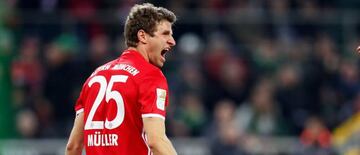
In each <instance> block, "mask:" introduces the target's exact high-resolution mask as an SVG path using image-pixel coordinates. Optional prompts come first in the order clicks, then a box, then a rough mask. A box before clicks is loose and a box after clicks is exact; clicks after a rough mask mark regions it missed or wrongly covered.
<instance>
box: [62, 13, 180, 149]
mask: <svg viewBox="0 0 360 155" xmlns="http://www.w3.org/2000/svg"><path fill="white" fill-rule="evenodd" d="M172 34H173V33H172V24H171V23H170V22H168V21H165V20H164V21H161V22H159V23H158V25H157V26H156V31H155V32H154V36H151V35H149V34H148V33H146V32H145V31H144V30H139V31H138V33H137V36H138V39H139V43H138V46H137V47H130V48H129V49H133V50H136V51H138V52H139V53H140V54H141V55H142V56H143V57H144V59H145V60H146V61H148V62H149V63H151V64H153V65H154V66H156V67H159V68H161V67H162V66H163V65H164V63H165V61H166V58H165V54H166V53H167V52H168V51H170V49H171V47H173V46H175V44H176V42H175V40H174V38H173V36H172ZM165 49H167V50H168V51H167V52H165V54H164V53H163V51H164V50H165ZM143 124H144V131H145V133H146V135H147V143H148V145H149V147H150V149H151V151H152V152H153V154H154V155H176V154H177V153H176V151H175V148H174V146H173V145H172V143H171V142H170V140H169V139H168V137H167V136H166V133H165V120H164V119H162V118H158V117H146V118H143ZM83 129H84V114H83V113H80V114H79V115H77V116H76V118H75V121H74V126H73V129H72V131H71V134H70V137H69V140H68V144H67V146H66V150H65V155H80V154H81V153H82V149H83V137H84V133H83Z"/></svg>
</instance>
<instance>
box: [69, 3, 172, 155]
mask: <svg viewBox="0 0 360 155" xmlns="http://www.w3.org/2000/svg"><path fill="white" fill-rule="evenodd" d="M175 21H176V16H175V15H174V13H173V12H171V11H169V10H167V9H165V8H162V7H155V6H153V5H152V4H149V3H144V4H142V5H135V6H133V7H132V8H131V10H130V13H129V15H128V17H127V19H126V23H125V30H124V31H125V32H124V34H125V40H126V45H127V46H128V49H126V50H125V51H124V52H123V53H122V55H121V56H120V57H119V58H117V59H115V60H113V61H111V62H108V63H107V64H105V65H103V66H100V67H98V68H97V69H96V70H95V71H94V72H93V73H92V75H91V76H90V77H89V78H88V79H87V80H86V82H85V83H84V85H83V88H82V91H81V93H80V96H79V98H78V100H77V102H76V104H75V111H76V117H75V121H74V126H73V129H72V131H71V134H70V137H69V140H68V144H67V146H66V154H67V155H73V154H76V155H79V154H81V153H82V149H83V145H85V151H86V154H88V155H101V154H104V155H113V154H117V155H149V154H155V155H174V154H176V151H175V149H174V147H173V145H172V144H171V142H170V140H169V139H168V137H167V136H166V134H165V114H166V107H167V105H168V102H169V91H168V85H167V81H166V78H165V76H164V75H163V73H162V72H161V70H160V68H161V67H162V66H163V65H164V62H165V59H166V58H165V55H166V54H167V53H168V52H169V51H170V50H171V47H173V46H174V45H175V40H174V38H173V36H172V34H173V32H172V24H173V23H174V22H175Z"/></svg>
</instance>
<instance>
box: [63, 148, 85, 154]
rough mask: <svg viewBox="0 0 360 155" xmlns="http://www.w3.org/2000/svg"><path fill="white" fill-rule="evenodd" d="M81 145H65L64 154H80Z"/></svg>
mask: <svg viewBox="0 0 360 155" xmlns="http://www.w3.org/2000/svg"><path fill="white" fill-rule="evenodd" d="M81 153H82V146H81V147H74V148H71V147H66V151H65V155H81Z"/></svg>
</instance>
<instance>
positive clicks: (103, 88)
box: [84, 75, 128, 130]
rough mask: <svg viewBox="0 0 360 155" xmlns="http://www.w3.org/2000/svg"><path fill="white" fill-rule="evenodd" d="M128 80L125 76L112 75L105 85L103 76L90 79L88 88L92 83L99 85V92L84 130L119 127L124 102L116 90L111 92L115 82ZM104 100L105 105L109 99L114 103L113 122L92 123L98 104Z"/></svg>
mask: <svg viewBox="0 0 360 155" xmlns="http://www.w3.org/2000/svg"><path fill="white" fill-rule="evenodd" d="M127 79H128V76H125V75H113V76H111V78H110V81H109V83H107V81H106V78H105V77H104V76H101V75H98V76H94V77H93V78H91V80H90V81H89V83H88V86H89V87H91V86H92V85H93V84H94V83H99V84H100V89H99V92H98V94H97V96H96V98H95V101H94V104H93V106H92V107H91V110H90V113H89V116H88V117H87V118H86V122H85V127H84V129H85V130H91V129H104V127H105V128H106V129H115V128H117V127H119V126H120V125H121V123H122V122H123V120H124V116H125V110H124V100H123V98H122V96H121V94H120V92H118V91H116V90H112V88H113V86H114V83H116V82H122V83H125V82H126V80H127ZM104 97H105V100H106V103H109V101H110V100H111V99H113V100H114V101H115V102H116V108H117V110H116V111H117V112H116V116H115V118H114V119H113V120H108V118H106V119H105V124H104V121H94V120H93V118H94V115H95V112H96V110H97V108H98V107H99V105H100V103H102V100H103V99H104Z"/></svg>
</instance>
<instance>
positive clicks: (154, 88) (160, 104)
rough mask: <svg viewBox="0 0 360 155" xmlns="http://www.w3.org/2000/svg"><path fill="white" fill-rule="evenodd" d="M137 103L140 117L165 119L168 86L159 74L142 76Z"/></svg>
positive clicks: (163, 77)
mask: <svg viewBox="0 0 360 155" xmlns="http://www.w3.org/2000/svg"><path fill="white" fill-rule="evenodd" d="M139 103H140V106H141V108H140V112H141V115H142V117H159V118H162V119H165V116H166V110H165V109H166V106H167V105H168V103H169V92H168V85H167V81H166V79H165V76H164V75H163V74H162V73H161V72H155V73H152V74H148V75H146V76H144V78H143V79H142V80H141V82H140V84H139Z"/></svg>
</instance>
